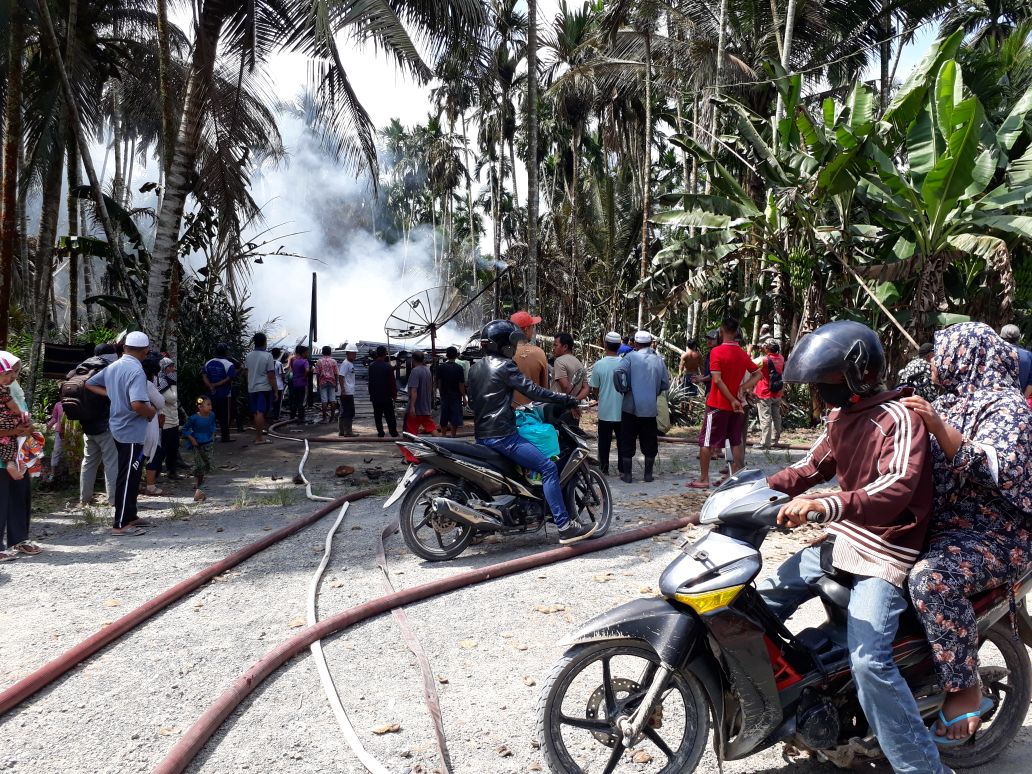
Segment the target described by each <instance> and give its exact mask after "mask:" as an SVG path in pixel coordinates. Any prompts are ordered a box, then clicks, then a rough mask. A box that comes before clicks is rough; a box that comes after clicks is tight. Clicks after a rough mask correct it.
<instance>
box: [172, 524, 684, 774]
mask: <svg viewBox="0 0 1032 774" xmlns="http://www.w3.org/2000/svg"><path fill="white" fill-rule="evenodd" d="M693 523H697V522H696V518H695V517H688V518H682V519H673V520H670V521H663V522H658V523H656V524H650V525H646V526H643V527H638V528H636V529H632V530H627V531H625V532H620V533H617V534H612V535H607V536H605V537H602V538H598V539H595V540H587V541H584V542H582V543H578V544H576V545H573V546H565V547H561V548H555V549H551V550H549V551H544V552H542V553H539V554H533V555H531V556H524V557H520V558H518V559H510V560H508V561H505V562H500V563H498V564H493V565H490V566H488V567H481V568H479V569H476V570H468V571H466V572H462V573H458V574H456V575H452V576H450V577H448V578H442V579H440V580H436V581H432V582H430V583H424V584H422V585H419V586H413V587H411V588H408V589H403V590H401V591H395V592H393V593H390V594H385V595H383V596H381V597H379V598H377V599H373V600H370V601H368V602H365V603H363V604H361V605H357V606H355V607H352V608H349V609H347V610H344V611H342V612H340V613H337V614H336V615H334V616H331V617H330V618H326V619H324V620H322V621H320V622H318V623H316V624H314V625H311V626H306V627H305V628H304V629H302V630H301V631H300V632H299V633H298V634H296V635H295V636H293V637H291V638H290V639H288V640H285V641H283V642H282V643H280V644H279V645H278V646H276V647H275V648H273V649H272V650H271V651H269V652H268V653H266V654H265V655H264V656H263V657H262V658H261V659H259V660H258V661H257V662H255V663H254V664H253V665H252V666H251V667H250V668H249V669H248V670H247V671H246V672H244V674H242V675H241V676H240V677H239V678H237V679H236V680H235V681H234V682H233V683H232V685H230V686H229V687H228V688H227V689H226V690H225V691H224V692H223V693H222V694H221V695H220V696H219V697H218V698H217V699H216V700H215V701H214V702H213V703H212V704H211V706H209V707H208V709H207V710H205V711H204V713H203V714H202V715H201V716H200V717H199V718H198V719H197V720H196V721H195V722H194V723H193V725H192V726H190V728H189V729H187V730H186V732H185V733H184V734H183V736H182V737H181V738H180V740H179V741H178V742H177V743H176V745H175V746H174V747H173V748H172V750H171V751H170V752H169V754H168V755H167V756H166V757H165V758H164V759H163V760H162V761H161V762H160V763H159V764H158V765H157V766H156V767H155V768H154V774H179V772H182V771H184V770H185V769H186V767H187V766H188V765H189V764H190V762H191V761H192V760H193V759H194V758H195V757H196V756H197V754H198V753H200V751H201V749H202V748H203V747H204V745H205V744H206V743H207V742H208V740H209V739H211V737H212V735H213V734H214V733H215V731H216V730H218V728H219V727H220V726H221V725H222V723H223V722H225V720H226V718H227V717H229V716H230V714H232V712H233V711H234V710H235V709H236V708H237V707H238V706H239V705H240V703H241V702H243V701H244V699H246V698H247V697H248V696H249V695H250V694H251V692H252V691H253V690H254V689H255V688H257V687H258V686H259V685H261V684H262V683H263V682H264V681H265V679H266V678H268V677H269V676H270V675H271V674H272V673H273V672H275V671H276V670H277V669H279V668H280V667H281V666H283V665H284V664H285V663H287V662H288V661H289V660H290V659H292V658H293V657H294V656H296V655H297V654H298V653H300V652H301V651H302V650H304V649H305V648H308V647H310V646H311V644H312V643H313V642H315V641H317V640H321V639H323V638H325V637H327V636H329V635H331V634H335V633H337V632H340V631H342V630H344V629H347V628H348V627H350V626H353V625H354V624H356V623H360V622H362V621H365V620H368V619H369V618H373V617H374V616H378V615H381V614H383V613H386V612H389V611H391V610H394V609H395V608H398V607H402V606H403V605H411V604H413V603H415V602H420V601H422V600H425V599H429V598H431V597H434V596H438V595H440V594H445V593H447V592H449V591H455V590H457V589H461V588H466V587H469V586H473V585H476V584H479V583H484V582H486V581H489V580H494V579H496V578H502V577H505V576H507V575H513V574H516V573H520V572H525V571H527V570H532V569H535V568H538V567H543V566H546V565H549V564H555V563H557V562H562V561H565V560H567V559H573V558H575V557H578V556H582V555H584V554H590V553H594V552H596V551H603V550H606V549H609V548H615V547H617V546H622V545H626V544H628V543H633V542H636V541H639V540H645V539H647V538H650V537H654V536H656V535H660V534H663V533H664V532H671V531H673V530H677V529H681V528H683V527H685V526H688V525H689V524H693Z"/></svg>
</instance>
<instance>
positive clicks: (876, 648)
mask: <svg viewBox="0 0 1032 774" xmlns="http://www.w3.org/2000/svg"><path fill="white" fill-rule="evenodd" d="M821 575H823V571H822V570H821V563H820V549H819V548H818V547H817V546H811V547H809V548H804V549H803V550H802V551H800V552H799V553H797V554H796V555H795V556H793V557H791V558H790V559H788V560H787V561H786V562H785V563H784V564H782V565H781V566H780V567H779V568H778V571H777V574H775V575H773V576H771V577H770V578H767V579H766V580H764V581H762V582H761V583H760V584H759V587H758V588H759V591H760V594H761V595H762V596H763V599H764V601H765V602H766V603H767V606H768V607H769V608H770V609H771V611H772V612H773V613H774V614H775V615H776V616H778V618H780V619H781V620H785V619H786V618H788V617H789V616H791V615H792V613H794V612H795V611H796V610H797V609H798V608H799V606H800V605H801V604H803V602H805V601H806V600H808V599H810V598H812V597H814V596H816V593H815V592H814V591H813V590H811V588H810V586H809V585H808V582H813V581H815V580H816V579H818V578H820V576H821ZM906 609H907V601H906V598H905V597H904V596H903V591H902V589H898V588H896V587H895V586H893V585H892V584H891V583H889V582H888V581H886V580H882V579H881V578H867V577H864V576H860V575H857V576H855V580H854V582H853V591H852V594H851V595H850V598H849V612H848V616H847V620H848V625H847V631H846V637H847V640H848V645H849V661H850V665H851V666H852V669H853V679H854V680H855V681H856V687H857V696H858V698H859V699H860V706H861V707H863V710H864V714H865V715H866V716H867V721H868V722H869V723H870V724H871V730H872V731H873V732H874V735H875V736H876V737H877V738H878V744H879V745H880V746H881V750H882V752H883V753H884V754H885V757H886V758H887V759H888V761H889V763H890V764H891V765H892V769H893V771H895V772H896V774H944V773H945V772H949V771H950V769H948V768H947V767H946V766H944V765H943V764H942V762H941V761H940V760H939V750H938V748H937V747H936V746H935V742H933V741H932V736H931V734H930V733H929V731H928V729H927V727H925V724H924V721H922V720H921V714H920V713H919V712H918V709H917V702H916V701H915V700H914V695H913V693H912V692H911V691H910V688H908V687H907V684H906V681H905V680H904V679H903V676H902V675H901V674H900V673H899V669H898V668H897V667H896V665H895V663H894V662H893V660H892V641H893V640H894V639H895V637H896V630H897V629H898V627H899V617H900V615H902V614H903V611H904V610H906Z"/></svg>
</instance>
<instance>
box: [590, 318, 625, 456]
mask: <svg viewBox="0 0 1032 774" xmlns="http://www.w3.org/2000/svg"><path fill="white" fill-rule="evenodd" d="M622 343H623V340H622V339H621V338H620V334H619V333H617V332H616V331H610V332H609V333H607V334H606V335H605V338H604V339H603V344H604V345H605V348H606V354H605V357H603V358H602V359H601V360H599V361H598V362H597V363H595V365H594V366H592V368H591V376H590V377H589V378H588V387H589V388H590V389H591V397H593V398H596V399H597V400H598V460H599V464H600V465H601V467H602V472H603V473H604V474H605V475H607V476H608V475H609V449H610V447H611V446H612V442H613V436H614V435H615V436H616V439H617V440H616V443H617V450H616V460H617V463H616V464H617V472H618V473H623V470H622V468H621V467H620V466H621V465H622V464H623V463H622V458H623V457H624V455H623V454H621V453H620V416H621V413H622V411H623V395H621V394H620V393H619V392H617V389H616V386H615V385H614V384H613V371H615V370H616V367H617V366H618V365H620V356H619V354H618V353H619V351H620V345H621V344H622ZM627 456H630V455H627Z"/></svg>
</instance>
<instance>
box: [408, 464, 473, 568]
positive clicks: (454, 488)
mask: <svg viewBox="0 0 1032 774" xmlns="http://www.w3.org/2000/svg"><path fill="white" fill-rule="evenodd" d="M434 497H450V498H452V499H456V500H458V501H460V502H463V503H465V502H466V500H467V499H468V498H467V496H466V492H465V490H464V489H463V487H462V485H461V483H460V482H459V481H458V479H455V478H452V477H451V476H444V475H434V476H430V477H429V478H425V479H423V480H422V481H420V482H419V483H418V484H416V485H415V486H414V487H412V489H411V490H409V492H408V494H406V495H405V499H403V500H402V501H401V509H400V516H399V521H400V524H401V535H402V537H403V538H404V539H405V545H407V546H408V547H409V550H410V551H411V552H412V553H414V554H415V555H416V556H418V557H420V558H422V559H426V560H427V561H430V562H445V561H448V560H449V559H454V558H455V557H456V556H458V555H459V554H461V553H462V552H463V551H465V550H466V547H467V546H468V545H469V543H470V541H471V540H472V539H473V531H474V530H473V528H472V527H471V526H469V525H468V524H458V523H456V522H448V524H451V525H452V527H451V528H450V529H449V530H448V532H449V533H450V534H452V535H454V539H452V540H449V541H448V543H447V544H446V543H445V542H444V540H443V538H442V530H441V529H438V526H439V525H437V524H435V523H434V522H433V519H435V518H436V517H434V516H433V515H432V514H431V513H430V506H431V503H432V500H433V498H434ZM440 526H444V525H440ZM424 538H425V539H424ZM434 543H436V544H437V547H436V548H435V547H434Z"/></svg>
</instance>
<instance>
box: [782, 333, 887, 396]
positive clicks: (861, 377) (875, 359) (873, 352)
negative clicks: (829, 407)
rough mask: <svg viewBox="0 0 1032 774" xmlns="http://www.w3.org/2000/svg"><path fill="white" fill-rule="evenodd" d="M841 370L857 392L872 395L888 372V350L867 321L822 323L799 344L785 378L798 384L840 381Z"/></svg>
mask: <svg viewBox="0 0 1032 774" xmlns="http://www.w3.org/2000/svg"><path fill="white" fill-rule="evenodd" d="M839 374H841V375H842V376H843V377H845V383H846V386H847V387H849V389H850V391H851V392H852V393H853V394H855V395H862V396H863V395H868V394H869V393H870V392H871V391H872V390H873V389H874V387H875V386H876V385H877V384H879V383H880V382H881V380H882V377H883V376H884V375H885V350H884V349H883V348H882V344H881V341H879V340H878V334H877V333H875V332H874V331H872V330H871V329H870V328H868V327H867V326H866V325H864V324H863V323H858V322H853V321H852V320H838V321H837V322H832V323H828V324H827V325H822V326H821V327H820V328H818V329H817V330H815V331H814V332H813V333H811V334H809V335H808V336H804V337H803V338H802V339H800V341H799V343H798V344H796V346H795V349H793V350H792V354H791V355H789V357H788V361H787V362H786V363H785V372H784V374H783V375H782V378H783V379H784V380H785V381H786V382H794V383H796V384H836V383H839V382H840V379H839V378H838V377H839Z"/></svg>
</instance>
